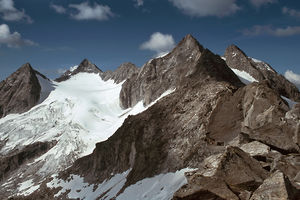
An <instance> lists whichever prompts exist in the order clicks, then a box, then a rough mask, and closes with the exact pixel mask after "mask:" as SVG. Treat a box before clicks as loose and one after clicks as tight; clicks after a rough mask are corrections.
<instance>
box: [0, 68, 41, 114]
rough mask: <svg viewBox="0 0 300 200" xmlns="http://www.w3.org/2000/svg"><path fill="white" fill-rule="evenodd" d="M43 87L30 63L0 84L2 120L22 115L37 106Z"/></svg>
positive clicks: (0, 112)
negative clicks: (14, 115) (10, 115)
mask: <svg viewBox="0 0 300 200" xmlns="http://www.w3.org/2000/svg"><path fill="white" fill-rule="evenodd" d="M40 92H41V86H40V83H39V81H38V78H37V76H36V72H35V71H34V70H33V69H32V67H31V66H30V64H29V63H26V64H24V65H23V66H22V67H21V68H19V69H18V70H17V71H16V72H14V73H13V74H12V75H10V76H9V77H8V78H6V79H5V80H3V81H2V82H1V83H0V118H1V117H5V116H6V115H8V114H11V113H22V112H25V111H28V110H29V109H30V108H32V107H33V106H35V105H36V104H37V102H38V101H39V98H40Z"/></svg>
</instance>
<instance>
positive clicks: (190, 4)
mask: <svg viewBox="0 0 300 200" xmlns="http://www.w3.org/2000/svg"><path fill="white" fill-rule="evenodd" d="M169 1H170V2H171V3H172V4H173V5H174V6H175V7H177V8H178V9H179V10H181V11H182V12H183V13H184V14H186V15H189V16H192V17H205V16H218V17H224V16H228V15H232V14H234V13H235V12H236V11H238V10H239V9H240V8H239V6H238V5H237V4H236V0H209V1H208V0H169Z"/></svg>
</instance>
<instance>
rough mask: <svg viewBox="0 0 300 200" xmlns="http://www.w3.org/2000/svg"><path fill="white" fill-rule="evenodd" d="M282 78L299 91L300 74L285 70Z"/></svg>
mask: <svg viewBox="0 0 300 200" xmlns="http://www.w3.org/2000/svg"><path fill="white" fill-rule="evenodd" d="M284 77H285V78H286V79H288V80H289V81H290V82H292V83H294V84H295V85H296V86H297V87H298V88H299V90H300V74H296V73H294V72H293V71H291V70H287V71H286V72H285V73H284Z"/></svg>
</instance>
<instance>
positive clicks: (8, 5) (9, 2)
mask: <svg viewBox="0 0 300 200" xmlns="http://www.w3.org/2000/svg"><path fill="white" fill-rule="evenodd" d="M0 17H1V18H2V19H3V20H5V21H21V20H24V21H26V22H28V23H32V22H33V20H32V19H31V18H30V17H29V16H28V15H27V14H26V13H25V11H24V10H18V9H17V8H15V5H14V1H13V0H0Z"/></svg>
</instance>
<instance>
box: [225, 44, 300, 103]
mask: <svg viewBox="0 0 300 200" xmlns="http://www.w3.org/2000/svg"><path fill="white" fill-rule="evenodd" d="M225 60H226V63H227V65H228V66H229V67H230V68H232V69H237V70H239V71H244V72H246V73H248V74H249V75H251V76H252V77H253V78H255V79H256V80H257V81H263V80H267V81H269V82H270V83H271V84H270V85H271V87H272V89H274V90H276V91H277V92H278V93H279V94H280V95H282V96H285V97H288V98H290V99H292V100H294V101H297V102H300V93H299V90H298V89H297V87H296V86H295V85H294V84H292V83H291V82H289V81H288V80H287V79H285V78H284V77H283V76H282V75H280V74H278V73H277V72H276V71H275V70H274V69H273V68H272V67H271V66H270V65H269V64H267V63H265V62H263V61H259V60H256V59H253V58H250V57H248V56H247V55H246V54H245V53H244V52H243V51H242V50H241V49H240V48H238V47H237V46H235V45H230V46H229V47H228V48H227V49H226V51H225Z"/></svg>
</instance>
